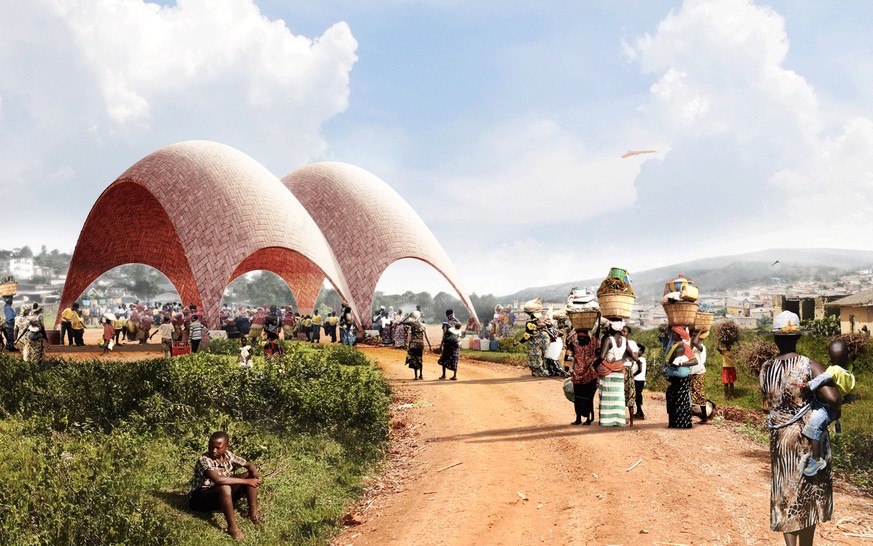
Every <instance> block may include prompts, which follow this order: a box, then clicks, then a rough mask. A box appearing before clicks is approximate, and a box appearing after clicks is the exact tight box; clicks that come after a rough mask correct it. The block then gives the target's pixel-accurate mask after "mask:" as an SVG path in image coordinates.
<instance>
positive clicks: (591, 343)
mask: <svg viewBox="0 0 873 546" xmlns="http://www.w3.org/2000/svg"><path fill="white" fill-rule="evenodd" d="M567 348H568V349H569V350H570V353H571V354H572V356H573V370H572V372H571V375H570V380H571V381H572V382H573V408H574V409H575V410H576V420H575V421H573V422H572V423H570V424H571V425H590V424H591V423H592V422H593V421H594V393H595V392H596V391H597V379H598V375H597V370H596V369H595V365H596V363H597V359H598V353H599V349H600V342H599V340H598V336H597V335H596V334H595V336H594V337H592V336H591V334H590V333H589V332H588V331H587V330H573V331H572V332H570V335H569V336H567ZM583 416H584V417H585V422H584V423H583V422H582V417H583Z"/></svg>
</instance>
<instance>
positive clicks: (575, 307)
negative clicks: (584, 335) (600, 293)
mask: <svg viewBox="0 0 873 546" xmlns="http://www.w3.org/2000/svg"><path fill="white" fill-rule="evenodd" d="M564 309H565V310H566V312H567V317H568V318H569V319H570V322H571V323H572V324H573V328H575V329H576V330H590V329H591V328H594V325H595V324H597V319H598V317H600V304H599V303H597V295H596V294H595V293H594V292H592V291H591V290H589V289H587V288H581V287H576V288H574V289H572V290H570V295H569V296H567V305H566V306H565V307H564Z"/></svg>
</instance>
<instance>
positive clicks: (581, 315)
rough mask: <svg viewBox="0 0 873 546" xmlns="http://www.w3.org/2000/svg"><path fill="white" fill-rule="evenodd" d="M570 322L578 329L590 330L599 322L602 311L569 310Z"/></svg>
mask: <svg viewBox="0 0 873 546" xmlns="http://www.w3.org/2000/svg"><path fill="white" fill-rule="evenodd" d="M567 315H568V316H569V317H570V322H571V323H572V324H573V328H574V329H576V330H590V329H592V328H594V326H595V325H596V324H597V318H598V317H599V316H600V313H598V312H597V311H567Z"/></svg>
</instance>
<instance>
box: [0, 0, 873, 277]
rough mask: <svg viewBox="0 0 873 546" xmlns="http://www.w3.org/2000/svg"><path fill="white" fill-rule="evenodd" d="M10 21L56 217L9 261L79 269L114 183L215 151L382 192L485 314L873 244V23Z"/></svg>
mask: <svg viewBox="0 0 873 546" xmlns="http://www.w3.org/2000/svg"><path fill="white" fill-rule="evenodd" d="M0 3H2V4H3V6H0V7H2V9H3V12H4V14H7V15H6V16H4V18H3V19H2V20H0V187H2V189H3V190H4V193H5V194H7V195H9V194H12V195H16V196H18V197H17V198H16V204H17V205H19V206H20V207H21V208H20V209H19V208H18V206H17V207H16V210H22V211H23V210H38V214H37V215H36V218H37V219H38V220H37V221H35V222H31V223H29V224H27V228H24V227H19V225H20V224H16V225H15V227H13V228H11V229H7V230H5V231H4V232H3V233H2V235H0V247H7V248H8V247H13V246H20V245H23V244H30V245H32V246H34V245H39V244H41V243H46V244H48V245H49V246H51V247H54V246H57V247H60V248H63V249H67V250H72V248H73V247H74V245H75V241H76V237H77V235H78V228H79V227H80V226H81V224H82V223H83V221H84V219H85V217H86V216H87V213H88V210H89V209H90V206H91V205H92V204H93V203H94V201H95V200H96V198H97V197H98V196H99V194H100V192H101V191H102V190H103V188H105V187H106V185H108V184H109V183H110V182H111V181H112V180H114V179H115V177H117V176H118V175H119V174H121V172H122V171H123V170H124V169H125V168H127V167H128V166H130V165H131V164H133V163H135V162H136V161H138V160H139V159H140V158H142V157H143V156H145V155H147V154H148V153H150V152H152V151H154V150H156V149H158V148H160V147H162V146H164V145H167V144H170V143H173V142H177V141H180V140H187V139H194V138H197V139H211V140H218V141H221V142H225V143H227V144H229V145H232V146H234V147H237V148H239V149H240V150H242V151H243V152H245V153H247V154H249V155H251V156H252V157H254V158H255V159H257V160H258V161H260V162H262V163H263V164H264V165H266V166H267V167H268V168H269V169H270V170H271V171H272V172H274V173H275V174H277V175H278V176H282V175H284V174H286V173H287V172H290V171H291V170H293V169H294V168H297V167H299V166H301V165H303V164H306V163H309V162H313V161H319V160H325V159H331V160H339V161H346V162H349V163H354V164H357V165H359V166H361V167H364V168H366V169H368V170H370V171H371V172H373V173H374V174H376V175H377V176H379V177H380V178H382V179H383V180H385V181H386V182H388V183H389V184H390V185H391V186H392V187H394V188H395V189H396V190H397V191H398V192H399V193H400V194H401V195H403V196H404V197H405V198H406V199H407V200H408V201H409V202H410V203H411V204H412V205H413V207H414V208H415V209H416V210H418V211H419V213H420V214H421V215H422V217H423V218H424V219H425V221H426V222H427V224H428V225H429V226H430V227H431V228H432V229H433V231H434V233H435V234H436V236H437V238H438V239H439V240H440V241H441V242H442V244H443V246H444V247H445V248H446V251H447V252H448V254H449V256H450V257H451V258H452V259H453V261H454V262H455V265H456V267H457V269H458V270H459V271H460V273H461V275H462V278H463V280H464V282H465V284H466V285H467V287H468V289H469V290H470V291H475V292H477V293H488V292H493V293H497V294H501V293H508V292H511V291H514V290H517V289H521V288H524V287H527V286H531V285H544V284H551V283H555V282H562V281H569V280H573V279H581V278H587V277H591V276H598V275H602V274H603V273H605V272H606V269H607V268H608V267H610V266H612V265H618V266H624V267H626V268H628V269H630V270H631V271H634V270H640V269H648V268H650V267H655V266H660V265H665V264H669V263H674V262H678V261H684V260H688V259H693V258H697V257H705V256H713V255H719V254H725V253H734V252H742V251H751V250H758V249H761V248H767V247H773V246H796V247H814V246H831V247H841V248H866V249H870V248H873V244H871V243H870V242H869V236H868V235H867V233H869V231H870V228H871V227H873V226H871V225H870V224H871V220H870V218H873V214H871V213H873V153H870V152H871V151H873V122H871V119H873V45H871V41H870V40H869V24H868V22H869V21H870V20H871V18H873V4H871V3H870V2H863V1H858V2H840V3H822V2H812V1H792V2H788V1H782V2H771V3H766V4H765V3H761V2H747V1H742V0H713V1H686V2H681V1H670V2H667V1H657V0H653V1H636V2H606V1H603V2H570V1H566V2H548V1H545V2H539V3H532V2H520V1H515V0H506V1H502V2H490V1H483V2H476V3H468V2H459V1H451V0H447V1H438V0H433V1H423V2H413V1H406V0H376V1H373V2H339V1H321V2H305V1H296V0H294V1H287V0H273V1H267V0H260V1H255V2H252V1H251V0H208V1H207V0H187V1H180V2H178V3H176V2H164V3H163V4H164V7H162V8H161V7H159V6H157V5H154V4H153V5H146V4H144V3H143V2H142V1H141V0H118V1H116V2H109V1H108V0H107V1H102V0H101V1H96V0H95V1H87V2H85V1H84V0H83V1H82V2H69V3H61V2H53V1H49V0H38V1H34V2H27V3H20V2H12V1H11V0H0ZM468 4H474V5H468ZM627 149H656V150H658V153H657V154H653V155H648V156H638V157H633V158H629V159H620V157H619V156H620V155H621V154H622V153H623V152H624V151H626V150H627ZM379 288H380V289H383V290H386V291H404V290H406V289H411V290H422V289H427V290H431V291H437V290H447V289H448V285H447V284H446V283H445V282H444V281H442V280H441V279H440V277H439V276H438V275H437V274H436V273H435V272H433V271H431V270H429V269H428V268H427V267H425V266H423V265H418V264H407V263H401V264H398V265H396V266H393V267H392V268H390V269H389V271H388V272H387V273H386V275H385V277H384V278H383V280H382V282H381V283H380V286H379Z"/></svg>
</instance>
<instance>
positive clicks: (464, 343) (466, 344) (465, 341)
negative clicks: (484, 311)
mask: <svg viewBox="0 0 873 546" xmlns="http://www.w3.org/2000/svg"><path fill="white" fill-rule="evenodd" d="M472 344H473V338H472V337H470V336H464V337H462V338H461V349H469V348H470V346H471V345H472Z"/></svg>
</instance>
